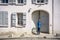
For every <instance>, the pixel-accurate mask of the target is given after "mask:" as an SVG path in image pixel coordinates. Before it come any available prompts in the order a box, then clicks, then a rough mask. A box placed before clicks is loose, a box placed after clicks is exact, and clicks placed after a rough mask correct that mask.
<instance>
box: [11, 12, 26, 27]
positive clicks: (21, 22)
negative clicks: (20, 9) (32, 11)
mask: <svg viewBox="0 0 60 40" xmlns="http://www.w3.org/2000/svg"><path fill="white" fill-rule="evenodd" d="M11 25H12V27H25V25H26V14H25V13H15V14H12V16H11Z"/></svg>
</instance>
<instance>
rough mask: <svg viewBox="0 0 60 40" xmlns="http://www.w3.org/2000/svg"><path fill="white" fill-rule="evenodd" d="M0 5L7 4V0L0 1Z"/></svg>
mask: <svg viewBox="0 0 60 40" xmlns="http://www.w3.org/2000/svg"><path fill="white" fill-rule="evenodd" d="M0 3H8V0H0Z"/></svg>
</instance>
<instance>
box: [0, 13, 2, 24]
mask: <svg viewBox="0 0 60 40" xmlns="http://www.w3.org/2000/svg"><path fill="white" fill-rule="evenodd" d="M0 25H2V12H0Z"/></svg>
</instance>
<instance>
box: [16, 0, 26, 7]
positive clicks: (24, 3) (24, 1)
mask: <svg viewBox="0 0 60 40" xmlns="http://www.w3.org/2000/svg"><path fill="white" fill-rule="evenodd" d="M16 5H21V6H22V5H26V0H23V3H18V0H17V4H16Z"/></svg>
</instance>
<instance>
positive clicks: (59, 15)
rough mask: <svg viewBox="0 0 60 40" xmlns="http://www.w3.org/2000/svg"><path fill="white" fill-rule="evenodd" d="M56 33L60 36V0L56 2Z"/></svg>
mask: <svg viewBox="0 0 60 40" xmlns="http://www.w3.org/2000/svg"><path fill="white" fill-rule="evenodd" d="M54 32H55V33H58V34H60V0H54Z"/></svg>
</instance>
